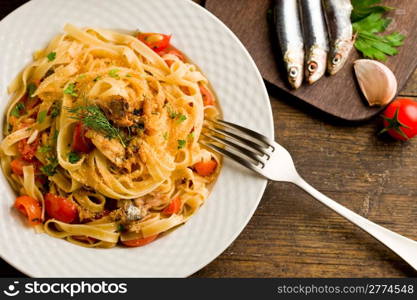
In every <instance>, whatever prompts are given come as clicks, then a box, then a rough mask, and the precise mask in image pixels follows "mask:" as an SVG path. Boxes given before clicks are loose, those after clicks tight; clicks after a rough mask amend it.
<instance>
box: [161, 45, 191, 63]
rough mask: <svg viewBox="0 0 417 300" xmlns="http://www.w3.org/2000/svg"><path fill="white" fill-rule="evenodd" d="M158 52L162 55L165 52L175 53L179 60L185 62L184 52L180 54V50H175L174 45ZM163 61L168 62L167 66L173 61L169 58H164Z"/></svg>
mask: <svg viewBox="0 0 417 300" xmlns="http://www.w3.org/2000/svg"><path fill="white" fill-rule="evenodd" d="M158 54H159V55H160V56H164V55H165V54H171V55H175V56H176V57H178V59H179V60H181V61H183V62H185V57H184V54H182V52H181V51H179V50H177V49H176V48H174V47H170V48H169V49H166V50H164V51H161V52H159V53H158ZM165 62H166V63H167V64H168V66H171V65H172V63H173V62H174V61H173V60H171V59H168V58H165Z"/></svg>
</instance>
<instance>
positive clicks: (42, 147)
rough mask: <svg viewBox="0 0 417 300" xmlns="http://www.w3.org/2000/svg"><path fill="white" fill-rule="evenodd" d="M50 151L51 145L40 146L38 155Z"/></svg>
mask: <svg viewBox="0 0 417 300" xmlns="http://www.w3.org/2000/svg"><path fill="white" fill-rule="evenodd" d="M51 151H52V146H51V145H42V146H40V147H39V148H38V152H39V153H48V152H51Z"/></svg>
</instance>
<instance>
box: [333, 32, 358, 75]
mask: <svg viewBox="0 0 417 300" xmlns="http://www.w3.org/2000/svg"><path fill="white" fill-rule="evenodd" d="M352 48H353V40H340V41H337V42H336V44H335V47H334V48H333V49H332V50H331V52H330V54H329V59H328V61H327V71H328V72H329V74H330V75H334V74H336V73H337V72H339V71H340V69H341V68H342V67H343V66H344V65H345V63H346V60H347V59H348V57H349V53H350V51H351V50H352Z"/></svg>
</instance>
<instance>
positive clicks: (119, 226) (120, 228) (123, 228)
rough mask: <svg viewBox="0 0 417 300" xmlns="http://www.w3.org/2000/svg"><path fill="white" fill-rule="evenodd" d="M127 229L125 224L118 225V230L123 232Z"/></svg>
mask: <svg viewBox="0 0 417 300" xmlns="http://www.w3.org/2000/svg"><path fill="white" fill-rule="evenodd" d="M125 230H126V228H125V227H124V226H123V224H119V225H117V232H123V231H125Z"/></svg>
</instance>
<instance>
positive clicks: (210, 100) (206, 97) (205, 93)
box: [200, 85, 215, 106]
mask: <svg viewBox="0 0 417 300" xmlns="http://www.w3.org/2000/svg"><path fill="white" fill-rule="evenodd" d="M200 92H201V96H202V97H203V104H204V106H208V105H214V103H215V100H214V96H213V93H212V92H211V91H210V90H209V89H208V88H206V87H205V86H204V85H200Z"/></svg>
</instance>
